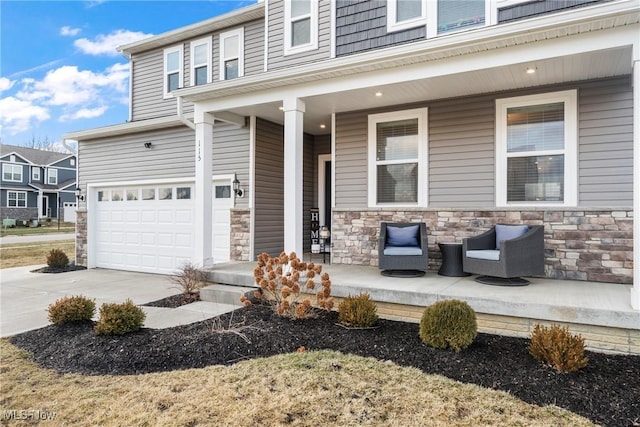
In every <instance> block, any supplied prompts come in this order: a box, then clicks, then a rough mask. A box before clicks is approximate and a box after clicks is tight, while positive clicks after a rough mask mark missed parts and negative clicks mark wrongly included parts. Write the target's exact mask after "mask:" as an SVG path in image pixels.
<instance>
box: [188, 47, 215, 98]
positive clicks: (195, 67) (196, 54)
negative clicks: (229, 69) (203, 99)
mask: <svg viewBox="0 0 640 427" xmlns="http://www.w3.org/2000/svg"><path fill="white" fill-rule="evenodd" d="M190 56H191V86H198V85H203V84H207V83H211V72H210V71H209V64H211V38H210V37H207V38H205V39H200V40H196V41H192V42H191V55H190Z"/></svg>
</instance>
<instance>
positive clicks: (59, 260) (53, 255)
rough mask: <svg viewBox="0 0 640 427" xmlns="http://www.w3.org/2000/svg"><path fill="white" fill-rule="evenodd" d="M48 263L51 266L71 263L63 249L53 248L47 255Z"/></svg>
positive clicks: (58, 266) (60, 266)
mask: <svg viewBox="0 0 640 427" xmlns="http://www.w3.org/2000/svg"><path fill="white" fill-rule="evenodd" d="M47 265H48V266H49V267H51V268H64V267H66V266H67V265H69V258H68V257H67V254H65V253H64V252H63V251H62V249H51V250H50V251H49V255H47Z"/></svg>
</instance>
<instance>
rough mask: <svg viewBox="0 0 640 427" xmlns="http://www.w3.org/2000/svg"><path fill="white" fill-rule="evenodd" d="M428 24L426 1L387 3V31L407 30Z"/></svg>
mask: <svg viewBox="0 0 640 427" xmlns="http://www.w3.org/2000/svg"><path fill="white" fill-rule="evenodd" d="M426 24H427V2H426V0H389V1H387V31H389V32H392V31H400V30H406V29H409V28H415V27H418V26H421V25H426Z"/></svg>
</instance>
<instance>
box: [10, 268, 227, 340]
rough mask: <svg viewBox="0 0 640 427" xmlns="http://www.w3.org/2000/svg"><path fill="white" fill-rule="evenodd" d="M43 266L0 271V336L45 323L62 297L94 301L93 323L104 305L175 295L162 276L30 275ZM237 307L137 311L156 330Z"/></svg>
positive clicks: (200, 304)
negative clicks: (77, 297)
mask: <svg viewBox="0 0 640 427" xmlns="http://www.w3.org/2000/svg"><path fill="white" fill-rule="evenodd" d="M39 267H42V266H30V267H15V268H7V269H3V270H0V336H1V337H7V336H11V335H15V334H18V333H21V332H25V331H28V330H32V329H37V328H41V327H43V326H47V325H49V324H50V322H49V320H48V318H47V317H48V313H47V308H48V307H49V304H51V303H53V302H55V301H56V300H58V299H60V298H62V297H64V296H72V295H83V296H85V297H87V298H91V299H95V303H96V319H97V316H98V313H99V309H100V306H101V305H102V304H103V303H114V302H116V303H121V302H124V301H125V300H126V299H127V298H130V299H131V300H132V301H133V302H134V303H135V304H138V305H141V304H145V303H148V302H151V301H155V300H158V299H162V298H165V297H167V296H170V295H175V294H178V293H180V291H179V290H177V289H176V288H174V287H173V284H172V283H171V282H170V281H169V279H168V277H167V276H163V275H156V274H144V273H132V272H126V271H115V270H103V269H91V270H82V271H73V272H68V273H61V274H43V273H31V272H30V271H31V270H34V269H36V268H39ZM237 308H238V306H234V305H229V304H219V303H213V302H204V301H199V302H197V303H194V304H188V305H186V306H183V307H180V308H159V307H142V309H143V310H144V311H145V313H146V314H147V319H146V320H145V324H144V326H145V327H147V328H154V329H161V328H168V327H173V326H178V325H184V324H188V323H193V322H197V321H201V320H206V319H209V318H212V317H215V316H218V315H219V314H222V313H226V312H229V311H233V310H234V309H237Z"/></svg>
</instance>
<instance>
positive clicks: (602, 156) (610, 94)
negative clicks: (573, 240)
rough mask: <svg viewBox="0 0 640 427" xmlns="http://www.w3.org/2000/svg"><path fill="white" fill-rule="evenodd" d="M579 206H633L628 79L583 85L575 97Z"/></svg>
mask: <svg viewBox="0 0 640 427" xmlns="http://www.w3.org/2000/svg"><path fill="white" fill-rule="evenodd" d="M578 104H579V107H578V108H579V112H580V115H579V118H578V120H579V129H580V130H579V140H580V150H579V167H578V170H579V186H580V188H579V194H580V205H582V206H632V204H633V92H632V88H631V81H630V79H626V78H623V79H615V80H607V81H600V82H594V83H590V84H587V85H585V86H583V87H582V88H581V89H580V97H579V101H578Z"/></svg>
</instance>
